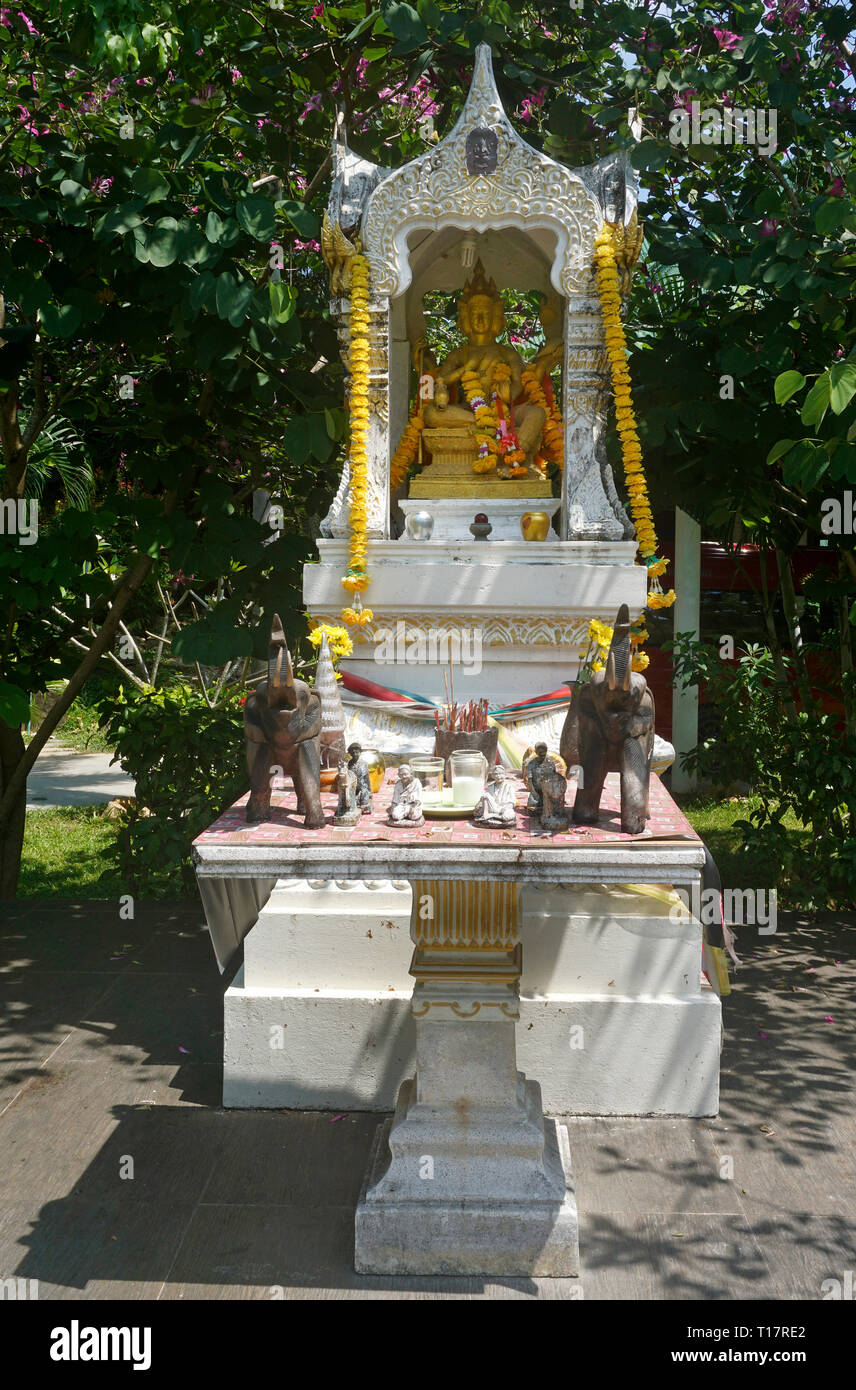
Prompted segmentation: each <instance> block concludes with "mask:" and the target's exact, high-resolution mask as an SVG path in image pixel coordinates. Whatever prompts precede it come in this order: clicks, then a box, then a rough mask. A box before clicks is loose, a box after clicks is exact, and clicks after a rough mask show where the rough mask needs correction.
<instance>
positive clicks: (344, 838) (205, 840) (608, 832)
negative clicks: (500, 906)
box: [194, 768, 701, 848]
mask: <svg viewBox="0 0 856 1390" xmlns="http://www.w3.org/2000/svg"><path fill="white" fill-rule="evenodd" d="M396 775H397V773H396V769H395V768H389V769H388V770H387V773H386V777H385V779H384V784H383V786H382V787H381V789H380V791H379V792H377V793H376V794H375V798H374V810H373V811H372V813H371V814H370V815H367V816H363V817H362V819H361V821H360V823H359V824H358V825H355V826H352V827H346V826H336V825H333V824H332V819H333V815H334V814H335V810H336V803H337V796H336V793H335V792H322V793H321V802H322V805H323V806H324V810H325V811H326V813H327V824H326V825H325V826H323V828H322V829H320V830H305V829H304V827H303V824H302V817H298V816H297V814H296V810H295V807H296V798H295V795H294V791H293V790H292V789H291V788H288V789H287V790H285V791H281V792H274V793H273V796H272V798H271V812H270V815H271V818H270V820H267V821H263V822H262V823H261V824H260V825H247V823H246V820H245V819H244V814H245V813H244V807H245V806H246V803H247V797H248V795H249V793H247V795H246V796H242V797H241V798H240V800H239V801H236V802H235V804H234V806H230V807H229V809H228V810H227V811H224V812H223V814H222V815H221V816H220V818H219V819H218V820H216V821H215V822H214V824H213V825H212V826H210V827H209V828H208V830H205V831H203V832H202V834H201V835H199V836H197V838H196V840H195V841H194V844H196V845H286V844H301V843H302V844H325V843H327V844H355V845H359V844H363V845H367V844H377V843H378V842H380V841H389V842H392V843H395V842H397V843H399V844H402V845H413V844H419V845H427V844H432V843H433V844H442V845H448V844H453V845H460V846H462V847H463V846H465V845H505V846H508V845H519V846H520V847H521V848H525V847H526V846H527V845H531V844H532V843H533V842H537V843H538V845H539V846H541V847H549V846H551V845H555V846H557V847H562V848H566V847H567V846H568V845H614V844H620V843H622V842H633V841H636V842H639V841H642V842H644V841H645V840H684V841H692V842H693V843H695V844H700V843H701V841H700V838H699V836H698V835H697V834H696V832H695V831H694V830H693V828H692V826H691V825H690V823H689V821H688V820H687V818H686V816H685V815H684V814H683V813H682V812H681V811H680V809H679V808H678V807H677V806H676V805H675V803H674V801H673V800H672V798H671V796H670V795H669V793H668V792H667V791H666V788H665V787H664V786H663V784H662V782H661V781H660V779H659V777H657V776H656V775H654V774H652V776H651V794H650V812H651V818H650V820H649V821H648V826H647V828H646V830H645V832H644V833H643V834H642V835H626V834H624V833H623V831H622V830H621V826H620V815H619V807H620V795H619V783H618V774H617V773H610V774H609V776H608V778H607V782H606V787H605V789H604V793H603V798H602V801H601V806H600V818H599V820H598V823H597V825H574V824H573V822H569V826H568V829H567V831H557V832H556V833H554V834H552V835H551V834H549V833H547V832H544V831H541V829H540V826H539V825H538V822H537V821H536V822H535V823H534V827H533V829H532V830H530V823H529V815H528V813H527V811H526V798H527V791H526V787H525V785H524V783H523V779H522V777H520V776H519V774H518V775H516V799H517V825H516V827H515V828H514V829H511V828H509V829H507V830H486V829H483V828H482V827H481V826H478V825H474V824H473V822H472V821H471V820H469V819H461V820H427V819H426V821H425V824H424V825H423V826H422V827H421V829H414V828H413V827H408V826H392V825H387V823H386V812H387V808H388V806H389V802H390V799H391V797H392V788H393V785H394V783H395V779H396ZM508 775H509V777H512V776H515V774H513V773H509V774H508ZM568 800H569V802H571V803H572V794H571V795H569V797H568Z"/></svg>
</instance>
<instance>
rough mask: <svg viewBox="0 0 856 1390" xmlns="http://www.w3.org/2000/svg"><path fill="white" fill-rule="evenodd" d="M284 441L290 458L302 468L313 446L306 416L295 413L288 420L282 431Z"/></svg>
mask: <svg viewBox="0 0 856 1390" xmlns="http://www.w3.org/2000/svg"><path fill="white" fill-rule="evenodd" d="M282 439H283V443H284V445H285V448H286V452H287V453H288V455H289V458H291V460H292V461H293V462H294V463H296V464H297V467H298V468H302V466H303V464H304V463H306V462H307V460H308V458H309V455H310V454H311V453H312V446H311V444H310V442H309V430H308V429H307V427H306V416H305V415H295V416H294V417H293V418H292V419H291V420H288V421H287V422H286V425H285V428H284V429H283V432H282Z"/></svg>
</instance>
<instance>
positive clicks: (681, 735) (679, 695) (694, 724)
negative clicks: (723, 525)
mask: <svg viewBox="0 0 856 1390" xmlns="http://www.w3.org/2000/svg"><path fill="white" fill-rule="evenodd" d="M675 592H676V594H677V598H676V600H675V606H674V608H673V610H672V611H673V613H674V623H675V626H674V631H675V633H678V632H691V633H692V634H693V636H694V637H695V638H696V640H698V635H699V606H700V600H701V527H700V526H699V525H698V523H697V522H695V521H693V519H692V517H691V516H688V515H687V513H686V512H683V511H681V509H680V507H676V508H675ZM672 743H673V744H674V745H675V761H674V763H673V765H672V791H673V792H685V791H691V790H692V788H694V787H695V785H696V781H697V778H696V776H695V774H694V773H693V774H689V773H687V772H684V771H683V769H682V768H681V758H682V756H683V755H684V753H688V752H689V750H690V749H691V748H694V747H695V745H696V744H697V743H698V687H697V686H684V685H683V684H680V683H679V682H678V681H675V683H674V685H673V687H672Z"/></svg>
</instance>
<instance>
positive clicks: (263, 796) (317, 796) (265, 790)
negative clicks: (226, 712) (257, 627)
mask: <svg viewBox="0 0 856 1390" xmlns="http://www.w3.org/2000/svg"><path fill="white" fill-rule="evenodd" d="M244 736H245V738H246V744H247V767H248V768H249V772H250V799H249V801H248V802H247V820H248V822H249V823H250V824H256V823H257V822H258V821H263V820H268V819H269V818H270V797H271V783H272V776H271V773H272V769H274V768H281V769H282V771H283V773H284V774H286V775H288V776H290V777H291V779H292V781H293V783H294V790H295V791H296V792H297V813H298V815H302V816H303V817H304V821H303V824H304V825H305V827H306V829H307V830H318V829H320V827H321V826H322V825H324V824H325V818H324V811H323V809H322V807H321V699H320V696H318V695H316V694H315V691H314V690H312V689H310V687H309V686H308V685H307V684H306V682H305V681H301V680H297V679H296V678H295V675H294V671H293V669H292V665H291V657H290V655H289V651H288V646H287V645H286V641H285V633H284V632H283V630H282V623H281V622H280V619H279V615H278V614H274V619H273V624H272V626H271V633H270V647H269V649H268V678H267V680H266V681H262V682H261V684H260V685H257V686H256V688H255V690H254V692H253V694H252V695H248V696H247V699H246V701H245V703H244Z"/></svg>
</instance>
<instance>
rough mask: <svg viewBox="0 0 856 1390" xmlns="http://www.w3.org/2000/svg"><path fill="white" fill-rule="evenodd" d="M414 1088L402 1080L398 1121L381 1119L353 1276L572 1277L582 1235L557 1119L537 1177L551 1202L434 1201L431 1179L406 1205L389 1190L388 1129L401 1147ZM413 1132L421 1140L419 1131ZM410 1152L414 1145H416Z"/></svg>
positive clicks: (531, 1097) (534, 1097) (549, 1128)
mask: <svg viewBox="0 0 856 1390" xmlns="http://www.w3.org/2000/svg"><path fill="white" fill-rule="evenodd" d="M414 1085H415V1083H414V1082H413V1081H405V1082H404V1084H403V1085H402V1088H401V1095H400V1098H399V1103H398V1105H397V1106H396V1113H395V1118H394V1119H392V1120H384V1122H383V1124H381V1125H379V1126H378V1130H377V1133H376V1134H375V1139H374V1143H373V1145H372V1152H371V1158H370V1160H369V1166H368V1170H367V1173H366V1178H365V1181H364V1183H363V1188H362V1192H361V1193H360V1200H359V1203H358V1205H357V1215H356V1224H355V1232H356V1242H355V1261H354V1264H355V1268H356V1270H357V1273H358V1274H368V1273H373V1274H377V1273H382V1274H487V1275H505V1276H506V1277H513V1276H514V1275H515V1274H520V1272H521V1268H525V1270H526V1272H527V1273H528V1274H532V1275H535V1276H539V1275H540V1276H541V1277H545V1278H549V1277H561V1276H570V1277H574V1276H577V1275H578V1274H579V1232H578V1222H577V1209H576V1202H575V1200H574V1193H573V1182H572V1175H571V1156H570V1149H569V1146H568V1131H567V1128H566V1126H565V1125H563V1124H560V1123H559V1122H558V1121H556V1120H544V1121H543V1126H544V1149H543V1166H542V1172H543V1174H544V1175H545V1176H549V1178H550V1179H551V1181H552V1186H553V1193H554V1195H553V1197H552V1199H551V1197H550V1196H548V1197H546V1198H545V1199H544V1200H537V1199H536V1200H533V1199H532V1198H531V1197H530V1198H529V1200H526V1201H522V1202H521V1201H514V1200H508V1201H504V1202H501V1203H497V1202H496V1201H494V1200H493V1199H491V1200H488V1201H478V1200H475V1199H473V1200H470V1201H468V1202H467V1203H462V1202H460V1201H455V1200H453V1199H448V1198H442V1197H438V1198H436V1199H434V1200H432V1199H431V1195H430V1193H429V1190H428V1189H429V1181H428V1179H426V1180H425V1181H424V1182H423V1185H422V1191H421V1192H420V1193H418V1194H417V1195H416V1196H415V1197H412V1198H411V1199H410V1200H406V1199H405V1198H404V1196H403V1194H402V1195H399V1194H398V1193H395V1192H394V1193H389V1192H388V1191H387V1189H386V1187H385V1182H386V1179H387V1178H388V1177H389V1173H390V1169H391V1168H392V1164H391V1162H390V1149H391V1145H392V1143H393V1131H394V1130H395V1127H396V1126H399V1129H398V1140H397V1141H396V1142H401V1124H402V1122H403V1121H404V1119H405V1118H406V1117H407V1115H408V1113H409V1112H410V1110H411V1109H412V1107H413V1088H414ZM526 1087H527V1100H528V1103H529V1106H530V1107H531V1110H532V1111H533V1112H540V1108H541V1101H540V1093H539V1089H538V1086H537V1085H536V1084H535V1083H534V1082H531V1081H529V1082H527V1083H526ZM529 1088H531V1090H530V1089H529ZM413 1118H414V1120H415V1119H416V1117H415V1116H414V1117H413ZM507 1133H508V1131H507V1130H506V1134H507ZM411 1134H412V1138H413V1139H414V1140H418V1132H414V1131H411ZM415 1147H416V1148H418V1147H419V1145H418V1142H417V1143H416V1145H415ZM427 1157H430V1155H427V1154H421V1155H419V1156H418V1161H421V1166H422V1170H423V1171H425V1162H424V1160H425V1158H427ZM411 1161H412V1160H411ZM512 1251H513V1254H511V1253H510V1252H512Z"/></svg>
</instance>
